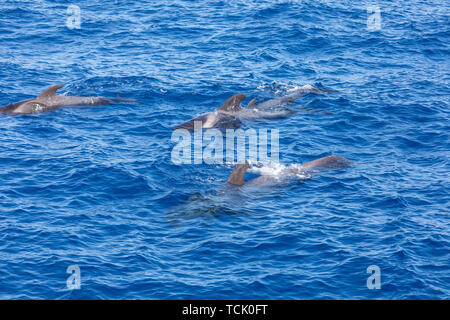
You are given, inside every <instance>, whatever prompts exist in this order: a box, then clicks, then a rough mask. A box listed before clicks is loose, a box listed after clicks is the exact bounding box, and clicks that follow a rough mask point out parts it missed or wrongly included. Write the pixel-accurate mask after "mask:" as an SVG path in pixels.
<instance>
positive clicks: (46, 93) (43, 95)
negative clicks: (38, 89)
mask: <svg viewBox="0 0 450 320" xmlns="http://www.w3.org/2000/svg"><path fill="white" fill-rule="evenodd" d="M62 87H63V85H62V84H55V85H54V86H51V87H50V88H48V89H45V90H44V91H42V93H41V94H40V95H38V96H37V97H38V98H49V97H53V96H56V91H57V90H58V89H61V88H62Z"/></svg>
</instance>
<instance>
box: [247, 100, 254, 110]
mask: <svg viewBox="0 0 450 320" xmlns="http://www.w3.org/2000/svg"><path fill="white" fill-rule="evenodd" d="M255 102H256V98H253V99H252V100H251V101H250V102H249V103H248V105H247V108H253V106H254V105H255Z"/></svg>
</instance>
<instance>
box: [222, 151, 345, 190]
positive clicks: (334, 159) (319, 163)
mask: <svg viewBox="0 0 450 320" xmlns="http://www.w3.org/2000/svg"><path fill="white" fill-rule="evenodd" d="M348 165H350V161H349V160H347V159H345V158H343V157H341V156H328V157H323V158H320V159H316V160H314V161H311V162H308V163H304V164H302V165H300V166H298V165H291V166H289V167H287V168H286V169H285V172H284V173H283V174H284V175H285V176H287V175H290V176H295V175H299V174H300V175H302V176H305V174H308V173H309V174H311V173H316V172H320V171H326V170H333V169H342V168H345V167H347V166H348ZM248 168H249V164H248V163H247V162H246V163H241V164H238V165H236V167H235V168H234V169H233V171H232V172H231V174H230V176H229V177H228V179H227V183H229V184H231V185H234V186H243V185H244V184H245V185H251V184H259V185H261V184H264V183H270V182H274V180H276V179H277V178H276V177H274V176H271V175H261V176H259V177H257V178H255V179H252V180H249V181H245V180H244V176H245V173H246V172H247V169H248Z"/></svg>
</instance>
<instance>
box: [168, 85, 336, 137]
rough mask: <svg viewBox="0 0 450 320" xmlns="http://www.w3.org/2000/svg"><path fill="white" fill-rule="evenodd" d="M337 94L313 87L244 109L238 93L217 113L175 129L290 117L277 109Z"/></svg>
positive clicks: (218, 126)
mask: <svg viewBox="0 0 450 320" xmlns="http://www.w3.org/2000/svg"><path fill="white" fill-rule="evenodd" d="M328 92H335V90H329V89H320V88H315V87H313V86H311V85H306V86H303V87H300V88H298V89H296V90H294V92H292V93H291V94H288V95H286V96H283V97H280V98H275V99H270V100H267V101H265V102H262V103H260V104H256V99H253V100H251V101H250V102H249V104H248V106H247V108H242V106H241V103H242V101H244V100H245V99H246V98H247V97H246V96H245V94H243V93H238V94H235V95H234V96H232V97H231V98H229V99H228V100H227V101H225V102H224V103H223V104H222V106H221V107H220V108H219V109H217V110H216V111H215V112H209V113H205V114H202V115H201V116H199V117H197V118H194V119H192V120H189V121H187V122H184V123H182V124H180V125H178V126H175V127H174V129H187V130H189V131H193V130H194V126H195V124H196V122H197V123H198V124H199V125H198V127H199V128H202V129H209V128H227V127H238V126H239V125H240V124H241V121H240V120H241V119H256V118H262V119H278V118H284V117H286V116H289V115H290V114H292V113H293V111H292V110H286V109H284V110H276V108H279V107H283V106H287V105H289V104H292V103H293V102H294V101H295V100H296V99H297V98H299V97H301V96H303V95H305V94H308V93H317V94H321V93H328Z"/></svg>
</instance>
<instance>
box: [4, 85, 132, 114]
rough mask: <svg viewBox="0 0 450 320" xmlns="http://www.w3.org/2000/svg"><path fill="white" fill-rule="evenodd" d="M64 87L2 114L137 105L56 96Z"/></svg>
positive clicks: (60, 86)
mask: <svg viewBox="0 0 450 320" xmlns="http://www.w3.org/2000/svg"><path fill="white" fill-rule="evenodd" d="M62 87H63V85H62V84H57V85H54V86H51V87H50V88H48V89H46V90H44V91H43V92H42V93H41V94H40V95H38V96H37V97H36V98H33V99H28V100H24V101H19V102H16V103H11V104H9V105H6V106H3V107H0V113H7V114H13V115H20V114H32V113H38V112H45V111H51V110H56V109H59V108H63V107H75V106H99V105H108V104H110V103H114V102H128V103H136V101H134V100H129V99H122V98H105V97H71V96H63V95H58V94H56V91H57V90H58V89H61V88H62Z"/></svg>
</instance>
